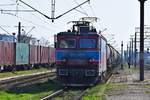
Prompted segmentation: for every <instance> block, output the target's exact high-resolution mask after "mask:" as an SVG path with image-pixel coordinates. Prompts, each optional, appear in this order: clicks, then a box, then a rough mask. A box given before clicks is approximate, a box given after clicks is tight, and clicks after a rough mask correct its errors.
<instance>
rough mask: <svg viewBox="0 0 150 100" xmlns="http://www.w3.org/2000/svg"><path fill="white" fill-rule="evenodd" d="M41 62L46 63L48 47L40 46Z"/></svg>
mask: <svg viewBox="0 0 150 100" xmlns="http://www.w3.org/2000/svg"><path fill="white" fill-rule="evenodd" d="M40 58H41V64H46V63H48V58H49V48H48V47H43V46H41V56H40Z"/></svg>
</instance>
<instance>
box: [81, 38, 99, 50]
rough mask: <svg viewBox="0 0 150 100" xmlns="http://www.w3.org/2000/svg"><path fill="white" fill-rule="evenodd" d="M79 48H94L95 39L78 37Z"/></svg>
mask: <svg viewBox="0 0 150 100" xmlns="http://www.w3.org/2000/svg"><path fill="white" fill-rule="evenodd" d="M79 44H80V48H96V39H80V43H79Z"/></svg>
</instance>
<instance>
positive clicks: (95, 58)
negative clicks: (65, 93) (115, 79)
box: [55, 21, 107, 86]
mask: <svg viewBox="0 0 150 100" xmlns="http://www.w3.org/2000/svg"><path fill="white" fill-rule="evenodd" d="M72 23H73V27H72V30H68V31H66V32H60V33H58V34H57V35H56V36H55V47H56V51H55V52H56V66H57V78H58V80H59V81H60V82H61V83H62V84H63V85H64V86H92V85H94V84H95V83H97V82H98V81H100V80H101V79H102V77H105V74H106V70H107V64H106V63H107V61H106V60H107V41H106V39H105V38H104V37H103V36H102V35H100V34H99V33H97V31H96V29H95V28H94V27H93V26H92V25H91V23H90V22H89V21H72Z"/></svg>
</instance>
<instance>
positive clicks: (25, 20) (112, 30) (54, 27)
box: [0, 0, 150, 49]
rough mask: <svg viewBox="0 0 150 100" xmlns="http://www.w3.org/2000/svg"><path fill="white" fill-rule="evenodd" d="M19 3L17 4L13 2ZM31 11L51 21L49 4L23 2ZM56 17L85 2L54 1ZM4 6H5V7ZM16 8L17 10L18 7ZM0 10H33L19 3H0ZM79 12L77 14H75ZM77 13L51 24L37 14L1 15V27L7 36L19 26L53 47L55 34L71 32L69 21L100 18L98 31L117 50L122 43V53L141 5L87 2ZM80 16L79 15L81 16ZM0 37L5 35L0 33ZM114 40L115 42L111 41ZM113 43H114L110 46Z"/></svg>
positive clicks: (149, 6)
mask: <svg viewBox="0 0 150 100" xmlns="http://www.w3.org/2000/svg"><path fill="white" fill-rule="evenodd" d="M16 1H18V2H16ZM22 1H24V2H26V3H28V4H29V5H31V6H32V7H34V8H36V9H38V10H39V11H41V12H43V13H44V14H46V15H47V16H50V17H51V0H22ZM55 1H56V6H55V17H57V16H59V15H61V14H62V13H64V12H66V11H68V10H70V9H72V8H73V7H75V6H77V5H78V4H80V3H82V2H84V1H86V0H55ZM6 4H7V5H6ZM17 5H18V6H17ZM0 9H5V10H10V9H11V10H12V9H14V10H15V9H19V10H32V9H31V8H29V7H27V6H26V5H24V4H23V3H21V2H19V0H0ZM77 10H79V11H80V12H79V11H77ZM77 10H73V11H71V12H69V13H67V14H65V15H64V16H62V17H60V18H59V19H56V20H55V21H54V23H52V22H51V20H49V19H47V18H45V17H44V16H42V15H41V14H39V13H37V12H18V13H17V12H0V26H1V27H2V28H3V29H5V30H6V31H7V32H8V33H10V34H12V33H13V32H15V33H17V32H18V31H17V27H16V26H17V25H18V22H21V25H22V26H24V27H22V28H23V29H24V30H25V32H26V33H27V32H29V31H30V30H31V29H32V28H33V27H35V28H33V30H32V31H31V32H29V35H32V36H33V37H35V38H41V37H43V38H45V39H47V40H49V41H50V43H51V44H53V41H54V39H53V38H54V34H57V33H58V32H61V31H66V30H68V29H70V28H71V26H70V25H68V24H67V23H68V22H69V21H74V20H79V19H80V18H81V17H87V16H89V17H90V16H92V17H93V16H94V17H98V18H99V22H98V23H97V24H96V25H97V26H96V27H97V28H98V29H97V30H101V31H102V30H105V29H107V30H105V31H104V32H103V33H102V34H103V35H104V36H105V37H106V38H107V40H108V41H109V42H110V43H112V45H114V47H115V48H116V49H120V44H121V41H123V42H124V49H126V44H127V43H128V41H129V38H130V35H132V34H134V33H135V27H138V26H139V25H140V3H139V1H138V0H90V3H85V4H84V5H83V6H81V7H79V8H78V9H77ZM149 10H150V0H147V1H146V2H145V25H148V26H149V25H150V13H149V12H150V11H149ZM81 12H82V13H81ZM0 33H6V32H4V31H3V30H2V29H0ZM112 36H114V39H112ZM113 41H116V42H113Z"/></svg>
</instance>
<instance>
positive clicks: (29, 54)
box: [0, 41, 55, 71]
mask: <svg viewBox="0 0 150 100" xmlns="http://www.w3.org/2000/svg"><path fill="white" fill-rule="evenodd" d="M54 63H55V49H54V48H53V47H44V46H38V45H30V44H26V43H14V42H7V41H0V71H12V70H25V69H32V68H33V67H35V68H38V67H39V66H46V65H48V66H52V65H54Z"/></svg>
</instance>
